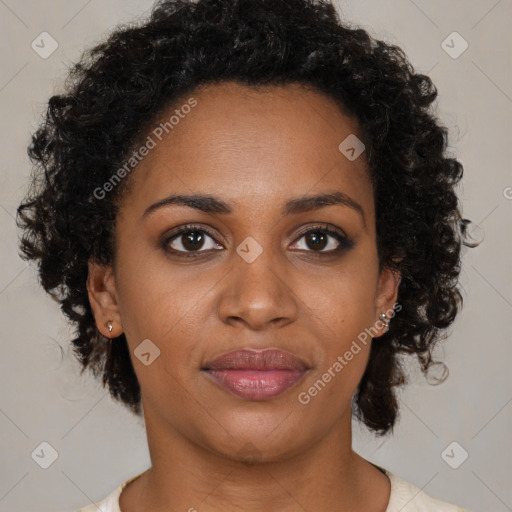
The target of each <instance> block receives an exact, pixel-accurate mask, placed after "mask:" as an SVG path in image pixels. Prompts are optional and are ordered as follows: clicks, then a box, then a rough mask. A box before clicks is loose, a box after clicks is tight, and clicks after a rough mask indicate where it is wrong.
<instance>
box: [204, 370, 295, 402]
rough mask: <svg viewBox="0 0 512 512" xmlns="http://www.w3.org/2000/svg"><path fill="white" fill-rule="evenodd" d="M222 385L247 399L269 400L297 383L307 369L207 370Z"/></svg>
mask: <svg viewBox="0 0 512 512" xmlns="http://www.w3.org/2000/svg"><path fill="white" fill-rule="evenodd" d="M206 373H207V374H208V375H211V377H213V379H214V380H215V381H216V382H218V383H219V384H220V385H221V386H223V387H224V388H226V389H227V390H229V391H231V392H232V393H234V394H235V395H238V396H240V397H242V398H245V399H247V400H269V399H270V398H273V397H275V396H277V395H280V394H281V393H284V392H285V391H286V390H287V389H289V388H291V387H292V386H293V385H295V384H296V383H297V382H298V381H299V380H300V379H301V377H302V376H303V375H304V373H305V371H299V370H266V371H263V370H207V372H206Z"/></svg>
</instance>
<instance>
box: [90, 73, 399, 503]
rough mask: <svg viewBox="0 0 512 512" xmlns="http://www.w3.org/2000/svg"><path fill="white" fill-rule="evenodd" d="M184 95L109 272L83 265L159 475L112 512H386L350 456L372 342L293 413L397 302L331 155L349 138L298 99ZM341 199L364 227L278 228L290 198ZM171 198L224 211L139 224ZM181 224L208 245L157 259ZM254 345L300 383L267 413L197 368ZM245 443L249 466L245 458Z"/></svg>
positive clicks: (324, 214) (382, 494) (289, 88)
mask: <svg viewBox="0 0 512 512" xmlns="http://www.w3.org/2000/svg"><path fill="white" fill-rule="evenodd" d="M190 96H193V97H194V98H195V99H196V100H197V102H198V103H197V106H196V107H195V108H193V109H192V110H191V112H190V113H189V114H188V115H187V116H186V117H184V118H183V119H180V122H179V124H178V125H176V126H175V127H174V129H173V130H172V131H171V132H170V133H169V134H168V135H167V136H166V137H165V138H164V139H163V140H162V141H161V142H159V143H158V144H157V146H156V147H155V148H154V149H152V150H151V151H150V152H149V154H148V155H147V156H146V157H145V158H144V159H143V160H142V161H141V162H140V164H139V165H138V166H137V168H136V169H135V170H134V171H133V172H132V174H131V176H130V178H129V179H130V180H131V181H130V187H129V189H128V190H127V192H126V194H125V196H124V197H123V199H122V202H121V209H120V212H119V217H118V219H117V224H116V237H117V238H116V242H117V246H116V258H115V263H114V266H113V267H112V266H108V267H105V266H101V265H98V264H96V263H94V262H92V261H91V262H90V267H89V278H88V290H89V299H90V302H91V306H92V308H93V312H94V315H95V319H96V323H97V326H98V329H99V330H100V331H101V332H102V333H103V334H104V335H105V336H108V337H114V336H119V335H120V334H121V333H122V332H124V333H125V334H126V337H127V341H128V344H129V348H130V352H131V356H132V360H133V364H134V368H135V372H136V374H137V377H138V379H139V382H140V385H141V392H142V404H143V411H144V418H145V422H146V428H147V438H148V445H149V451H150V456H151V461H152V466H151V468H150V469H149V470H148V471H147V472H145V473H144V474H143V475H142V476H140V477H139V478H137V479H136V480H134V481H133V482H131V483H130V484H128V485H127V486H126V487H125V489H124V490H123V492H122V494H121V497H120V507H121V510H122V511H123V512H132V511H133V512H135V511H140V510H153V511H156V512H158V511H164V510H166V511H169V510H172V511H187V510H189V511H190V512H192V511H193V510H194V509H196V510H198V511H201V512H208V511H219V510H223V511H238V510H244V511H248V512H253V511H254V512H256V511H261V512H263V511H268V510H279V511H282V512H292V511H293V512H296V511H304V510H307V511H311V510H322V511H325V512H330V511H333V512H334V511H337V512H339V511H340V510H343V511H354V512H355V511H363V510H364V511H366V512H368V511H374V512H384V511H385V509H386V507H387V504H388V501H389V495H390V483H389V479H388V478H387V477H386V476H385V475H384V474H383V473H382V472H380V471H379V470H378V469H376V468H375V467H374V466H373V465H371V464H370V463H369V462H367V461H366V460H364V459H363V458H361V457H360V456H359V455H358V454H356V453H355V452H354V451H353V450H352V447H351V444H352V433H351V400H352V396H353V394H354V392H355V391H356V389H357V386H358V384H359V382H360V379H361V377H362V375H363V373H364V369H365V367H366V363H367V360H368V356H369V350H370V342H369V343H368V344H367V345H366V346H364V345H361V347H362V350H361V351H360V352H359V353H358V354H357V355H355V356H354V358H353V359H352V360H351V361H350V362H349V363H348V364H347V365H346V366H345V367H344V368H343V370H342V371H341V372H339V373H338V374H336V376H335V377H333V378H332V380H331V381H330V382H329V383H328V384H327V385H326V386H325V387H324V388H323V389H322V390H321V391H320V392H319V393H318V394H317V395H316V396H315V397H312V398H311V401H310V402H309V403H308V404H307V405H303V404H301V403H300V402H299V400H298V394H299V393H300V392H302V391H307V390H308V388H310V387H311V386H312V385H313V384H314V383H315V382H316V381H317V380H318V379H320V378H321V376H322V374H324V373H325V372H326V371H327V370H328V368H329V367H332V365H333V363H334V362H335V361H336V360H337V358H338V356H340V355H343V354H344V353H345V352H346V351H347V350H348V349H349V347H350V346H351V344H352V342H353V340H355V339H357V336H358V334H360V333H361V332H363V331H364V329H365V328H369V327H371V326H375V325H378V326H379V327H380V326H381V324H380V323H376V322H377V321H378V318H379V315H380V314H381V313H383V312H386V311H387V312H388V313H389V311H392V308H393V305H394V304H395V302H396V298H397V292H398V284H399V279H400V277H399V275H398V274H396V273H394V272H392V271H390V270H388V269H386V268H385V269H384V270H383V271H382V272H381V273H380V274H379V266H378V257H377V247H376V231H375V209H374V196H373V190H372V185H371V182H370V180H369V175H368V171H367V163H366V160H365V157H364V154H363V155H361V156H360V157H359V158H357V159H356V160H354V161H349V160H348V159H347V158H346V157H345V156H344V155H343V154H342V153H341V152H340V151H339V150H338V146H339V144H340V142H341V141H343V140H344V139H345V138H346V137H347V136H348V135H350V134H356V135H357V134H358V133H360V132H359V127H358V125H357V123H356V121H355V119H353V118H351V117H349V116H347V115H346V113H344V112H343V111H342V110H341V109H340V107H339V106H338V105H337V104H336V103H335V102H334V101H333V100H332V99H330V98H329V97H327V96H325V95H323V94H321V93H319V92H316V91H314V90H311V89H308V88H304V87H301V86H299V85H286V86H279V87H270V88H267V89H253V88H249V87H247V86H244V85H241V84H237V83H231V82H224V83H222V84H216V85H209V86H203V87H201V88H199V89H196V90H195V91H194V93H193V94H191V95H190ZM190 96H187V98H185V100H184V101H183V103H180V105H182V104H184V103H185V102H186V100H187V99H188V98H189V97H190ZM176 108H177V107H176V106H173V108H172V109H170V110H169V112H168V113H166V115H164V116H162V120H165V119H169V117H170V115H172V113H173V111H174V110H175V109H176ZM178 108H179V105H178ZM159 122H160V121H158V122H156V123H155V126H158V124H159ZM333 192H343V193H344V194H347V195H348V196H350V198H352V199H353V200H354V201H356V202H357V203H359V205H360V206H361V208H362V211H363V213H364V218H363V215H361V214H360V213H359V212H358V211H357V210H356V209H353V208H350V207H348V206H343V205H339V204H338V205H330V206H326V207H323V208H318V209H316V210H313V211H309V212H302V213H295V214H291V215H289V216H283V215H282V213H281V209H282V207H283V205H284V203H285V202H286V201H288V200H289V199H292V198H297V197H302V196H304V195H316V194H320V193H333ZM171 194H209V195H212V196H215V197H216V198H219V199H222V200H223V201H225V202H228V203H230V204H231V206H232V209H233V211H232V213H230V214H225V213H205V212H202V211H199V210H197V209H194V208H191V207H188V206H181V205H170V206H166V207H163V208H159V209H156V210H154V211H153V212H152V213H151V214H149V215H147V216H143V213H144V211H145V210H146V208H148V207H149V206H150V205H152V204H153V203H156V202H157V201H159V200H161V199H163V198H165V197H167V196H169V195H171ZM189 223H193V224H198V225H199V226H198V228H206V229H208V228H210V230H211V231H212V235H213V238H210V237H209V235H206V234H205V240H204V245H203V246H202V247H201V245H200V244H196V247H197V248H198V249H197V250H196V253H197V252H198V251H203V252H202V253H200V255H199V257H197V258H185V257H181V258H180V257H179V256H178V255H174V256H173V255H172V254H170V252H166V251H165V249H164V248H163V247H162V246H161V245H160V242H161V240H163V239H165V238H166V237H169V236H170V235H172V233H171V232H170V230H171V229H174V228H179V227H182V226H184V225H185V224H189ZM326 223H327V224H329V226H330V227H337V228H339V229H341V230H343V231H344V232H345V233H346V235H347V236H348V237H349V238H350V239H352V240H353V242H354V244H353V246H352V247H351V248H350V249H346V250H344V251H342V252H340V253H339V254H338V255H330V256H324V257H323V258H322V257H318V253H319V252H323V253H324V254H325V253H326V251H329V250H331V249H334V248H336V247H337V246H338V245H339V242H338V241H337V240H336V239H335V238H334V237H332V236H331V235H326V236H327V239H326V241H325V243H324V244H321V245H320V247H318V246H315V245H314V244H313V243H311V241H309V242H308V238H310V237H308V236H304V235H303V234H302V233H303V231H304V229H305V228H308V227H311V226H315V225H317V224H326ZM198 228H195V229H198ZM174 231H176V229H174ZM248 236H250V237H252V238H254V239H255V240H256V241H257V242H258V244H259V245H260V246H261V248H262V249H263V252H262V253H261V254H260V255H259V256H258V257H257V258H256V260H255V261H253V262H252V263H248V262H247V261H245V260H244V259H243V258H242V257H240V255H239V254H238V253H237V252H236V248H237V247H238V246H239V245H240V244H241V243H242V242H243V241H244V240H245V239H246V238H247V237H248ZM171 244H172V245H171ZM182 244H183V245H182ZM185 244H186V240H185V236H184V235H179V236H178V237H176V238H175V239H174V241H170V242H168V245H167V247H168V248H169V247H172V248H174V249H175V250H176V251H179V250H181V251H186V249H187V247H188V248H189V252H192V251H191V249H190V245H189V246H186V245H185ZM242 247H243V246H242ZM315 247H316V248H315ZM108 320H111V321H112V324H113V330H112V333H109V332H108V329H107V328H106V323H107V321H108ZM384 332H385V327H382V328H380V329H378V333H377V334H376V336H375V337H376V338H378V337H379V336H380V335H382V334H384ZM145 339H150V340H151V341H152V342H153V343H154V344H155V345H156V346H157V347H158V348H159V349H160V356H159V357H157V358H156V359H155V360H154V361H153V362H152V363H151V364H150V365H148V366H146V365H144V364H143V363H142V362H141V361H140V360H139V359H138V358H137V357H134V355H133V351H134V350H135V349H136V347H137V346H138V345H139V344H140V343H141V341H142V340H145ZM370 341H371V340H370ZM371 342H372V343H379V340H375V341H371ZM247 347H251V348H265V347H274V348H279V349H282V350H287V351H288V352H291V353H293V354H295V355H296V356H297V357H300V358H301V359H303V360H304V361H305V362H307V364H308V366H309V367H310V370H309V371H308V372H307V373H306V374H305V375H304V376H303V378H302V380H301V381H300V382H299V383H297V385H296V386H294V387H293V388H291V389H288V390H287V391H286V392H285V393H283V394H281V395H279V396H277V397H275V398H273V399H271V400H268V401H251V400H245V399H242V398H240V397H238V396H235V395H233V394H232V393H230V392H229V391H227V390H225V389H224V388H222V387H220V386H219V385H217V384H216V383H215V382H213V381H212V380H211V379H209V378H207V377H206V376H205V375H204V374H203V373H202V372H201V371H200V368H201V367H202V366H203V365H204V364H205V363H206V362H207V361H208V360H211V359H213V358H214V357H217V356H219V355H220V354H223V353H226V352H228V351H231V350H234V349H239V348H247ZM248 444H249V447H252V452H253V455H252V458H251V455H250V454H249V455H247V454H244V453H245V452H246V451H247V445H248ZM244 446H245V447H246V449H243V448H244ZM251 461H252V463H251Z"/></svg>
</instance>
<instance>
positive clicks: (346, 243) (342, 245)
mask: <svg viewBox="0 0 512 512" xmlns="http://www.w3.org/2000/svg"><path fill="white" fill-rule="evenodd" d="M191 232H198V233H205V234H207V235H208V236H209V237H211V238H212V239H214V240H215V235H214V234H213V233H211V232H210V231H209V230H208V229H205V228H203V227H200V226H198V225H195V224H189V225H186V226H183V227H182V228H181V229H180V230H179V231H177V232H175V233H173V234H172V235H171V236H167V237H165V238H164V239H163V240H162V242H161V246H162V248H163V250H164V251H166V252H167V253H170V254H172V255H177V256H178V257H180V258H197V257H199V256H201V253H207V252H209V250H206V251H204V250H203V251H201V250H200V251H177V250H175V249H169V248H168V245H169V244H170V243H171V242H172V241H173V240H174V239H176V238H179V237H180V236H181V235H184V234H188V233H191ZM310 233H321V234H325V235H330V236H332V237H333V238H335V239H336V240H337V242H338V243H339V246H338V247H337V248H336V249H331V250H330V251H323V250H322V251H313V250H307V251H306V252H308V253H312V254H313V255H314V256H315V257H320V258H321V257H329V256H331V257H332V256H334V255H340V254H341V253H342V252H345V251H347V250H349V249H351V248H352V247H353V246H354V241H353V240H351V239H350V238H348V237H347V236H346V235H345V234H344V233H343V232H342V231H341V230H340V231H338V230H335V229H333V228H330V227H328V226H325V225H324V226H322V225H317V226H310V227H309V228H308V229H307V230H306V231H303V232H302V233H300V234H299V235H298V237H297V238H296V239H295V241H294V243H295V242H296V241H298V240H300V239H301V238H303V237H305V236H306V235H309V234H310ZM216 243H218V242H216ZM213 250H215V251H216V250H219V249H213ZM301 250H303V249H301Z"/></svg>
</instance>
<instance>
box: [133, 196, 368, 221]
mask: <svg viewBox="0 0 512 512" xmlns="http://www.w3.org/2000/svg"><path fill="white" fill-rule="evenodd" d="M171 205H180V206H188V207H189V208H195V209H196V210H200V211H202V212H204V213H211V214H224V215H226V214H230V213H233V205H232V204H230V203H227V202H225V201H223V200H221V199H218V198H216V197H214V196H211V195H206V194H192V195H183V194H177V195H171V196H169V197H165V198H164V199H161V200H160V201H157V202H156V203H154V204H152V205H150V206H148V207H147V208H146V210H145V211H144V213H143V214H142V217H146V216H147V215H149V214H150V213H152V212H154V211H155V210H158V209H160V208H164V207H166V206H171ZM332 205H341V206H347V207H349V208H351V209H353V210H355V211H357V212H358V213H359V214H360V215H361V217H362V218H363V223H364V224H365V215H364V210H363V208H362V206H361V205H360V204H359V203H358V202H357V201H355V200H354V199H352V198H351V197H350V196H348V195H347V194H344V193H343V192H339V191H336V192H332V193H330V194H318V195H314V196H303V197H297V198H294V199H290V200H288V201H287V202H286V204H285V205H284V207H283V209H282V210H281V214H282V215H283V216H284V217H286V216H289V215H296V214H299V213H305V212H310V211H313V210H318V209H320V208H325V207H327V206H332Z"/></svg>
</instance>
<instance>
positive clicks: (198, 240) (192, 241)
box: [183, 231, 204, 250]
mask: <svg viewBox="0 0 512 512" xmlns="http://www.w3.org/2000/svg"><path fill="white" fill-rule="evenodd" d="M203 241H204V239H203V234H202V233H200V232H199V231H190V233H188V234H187V235H186V236H185V243H184V244H183V246H184V247H185V249H187V250H195V249H200V248H201V246H202V245H203V244H202V242H203ZM198 244H199V245H198Z"/></svg>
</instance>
